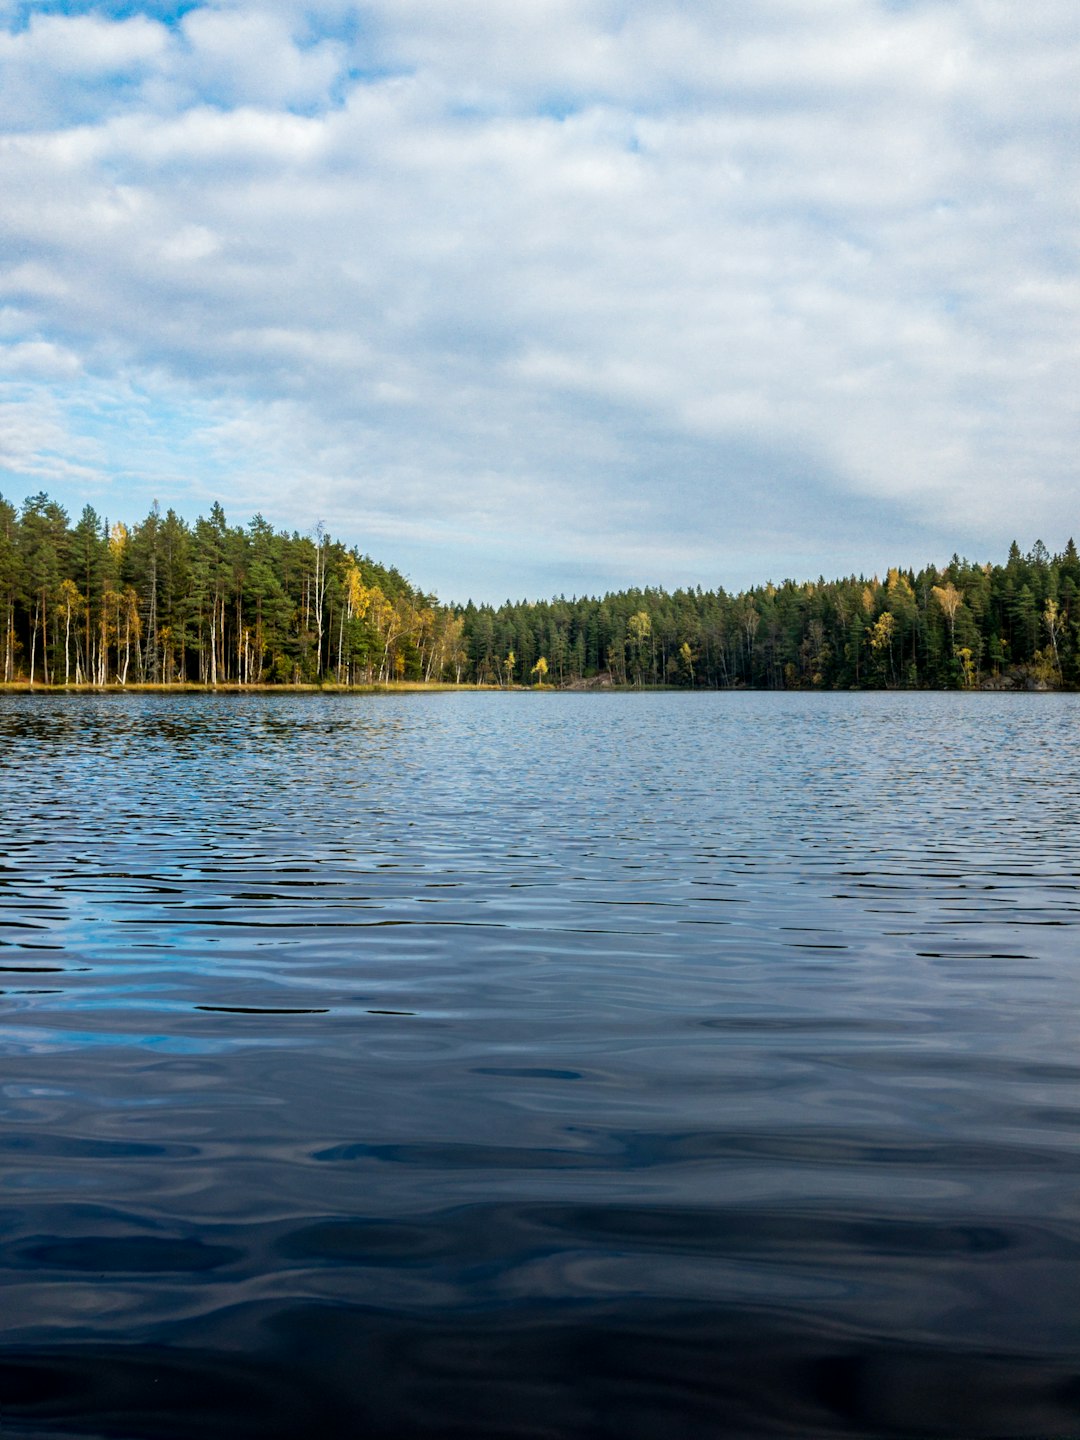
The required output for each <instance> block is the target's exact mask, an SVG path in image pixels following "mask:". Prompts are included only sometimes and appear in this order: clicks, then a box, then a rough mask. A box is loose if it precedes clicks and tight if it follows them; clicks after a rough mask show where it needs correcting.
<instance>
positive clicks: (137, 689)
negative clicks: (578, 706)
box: [0, 680, 551, 695]
mask: <svg viewBox="0 0 1080 1440" xmlns="http://www.w3.org/2000/svg"><path fill="white" fill-rule="evenodd" d="M513 688H514V689H515V690H524V689H529V690H531V689H533V688H534V687H533V686H531V685H530V686H524V685H515V686H514V687H513ZM544 688H545V689H550V688H551V687H550V686H545V687H544ZM501 689H505V686H501V685H454V684H452V683H450V684H448V683H445V682H443V681H435V680H430V681H429V680H389V681H387V682H385V683H384V684H371V685H335V684H333V683H332V682H331V681H329V680H328V681H327V682H326V683H325V684H323V685H237V684H235V683H230V684H228V685H199V684H197V683H195V682H194V681H184V682H183V684H176V685H161V684H148V683H141V684H134V683H132V684H130V685H119V684H116V683H115V682H114V683H110V684H108V685H74V684H68V685H65V684H63V683H62V682H61V683H60V684H59V685H56V684H52V685H43V684H42V683H41V681H40V680H35V681H34V683H33V685H31V684H30V682H29V680H14V681H10V682H8V683H0V695H408V694H425V695H426V694H434V693H435V692H439V691H447V690H449V691H456V690H501Z"/></svg>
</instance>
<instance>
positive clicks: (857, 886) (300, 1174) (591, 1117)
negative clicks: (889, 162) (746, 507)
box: [0, 695, 1080, 1440]
mask: <svg viewBox="0 0 1080 1440" xmlns="http://www.w3.org/2000/svg"><path fill="white" fill-rule="evenodd" d="M1078 718H1080V707H1078V703H1077V701H1076V700H1075V699H1074V698H1073V697H1069V696H981V695H980V696H965V695H861V696H854V695H824V696H810V695H802V696H783V695H655V696H649V695H642V696H610V695H608V696H590V695H564V696H552V695H461V696H449V695H441V696H407V697H369V698H361V697H331V696H326V697H319V696H303V697H297V696H259V697H237V696H228V697H209V696H206V697H203V696H188V695H185V696H178V697H175V698H170V697H167V696H160V695H145V696H108V697H99V698H87V697H19V698H17V699H15V698H6V699H5V698H0V814H2V816H3V817H4V818H3V843H2V846H0V1053H2V1057H3V1065H2V1071H0V1081H2V1083H0V1225H2V1227H3V1237H4V1249H3V1264H4V1267H5V1273H4V1282H5V1302H4V1307H3V1342H4V1343H3V1345H2V1347H0V1404H2V1407H3V1408H2V1412H0V1413H2V1416H3V1433H4V1434H5V1436H6V1435H8V1434H11V1435H23V1434H25V1435H35V1434H36V1435H49V1436H59V1435H70V1436H75V1435H81V1436H117V1437H120V1436H125V1437H127V1436H130V1437H143V1440H146V1437H156V1436H162V1437H176V1440H182V1437H189V1436H191V1435H193V1434H194V1433H196V1431H197V1430H198V1432H199V1433H200V1434H206V1435H208V1436H211V1437H221V1440H226V1437H248V1436H251V1437H256V1436H258V1437H260V1440H263V1437H286V1436H294V1435H296V1436H299V1435H304V1434H320V1433H321V1434H324V1435H332V1434H342V1435H345V1434H357V1435H360V1434H362V1435H365V1436H376V1437H383V1436H385V1437H391V1436H393V1437H406V1440H408V1437H434V1436H440V1437H441V1436H448V1437H449V1436H460V1437H462V1440H464V1437H483V1436H489V1437H502V1436H508V1437H509V1436H513V1437H519V1436H520V1437H523V1440H524V1437H528V1440H563V1437H575V1436H582V1437H611V1440H623V1437H630V1440H653V1437H660V1436H665V1437H666V1436H671V1435H679V1436H694V1437H696V1436H700V1437H710V1440H712V1437H716V1436H724V1435H731V1436H780V1435H785V1436H808V1437H836V1436H844V1437H847V1436H861V1437H869V1436H898V1437H899V1436H904V1437H943V1436H972V1437H1000V1440H1004V1437H1036V1436H1041V1437H1046V1436H1060V1437H1064V1436H1075V1435H1076V1434H1078V1433H1080V1324H1078V1321H1077V1313H1078V1307H1077V1304H1076V1298H1077V1295H1078V1293H1080V1283H1078V1282H1080V1274H1078V1265H1077V1261H1078V1257H1080V1249H1078V1240H1080V1187H1078V1181H1080V1152H1078V1148H1077V1143H1076V1142H1077V1133H1078V1132H1077V1126H1078V1120H1080V1044H1078V1041H1080V1020H1078V1016H1080V980H1078V972H1077V960H1076V951H1077V945H1076V931H1075V927H1076V925H1077V923H1078V919H1080V889H1078V885H1080V879H1078V875H1077V867H1078V861H1080V828H1078V827H1080V822H1078V819H1077V812H1078V804H1080V751H1078V750H1077V747H1076V743H1075V727H1076V724H1077V720H1078Z"/></svg>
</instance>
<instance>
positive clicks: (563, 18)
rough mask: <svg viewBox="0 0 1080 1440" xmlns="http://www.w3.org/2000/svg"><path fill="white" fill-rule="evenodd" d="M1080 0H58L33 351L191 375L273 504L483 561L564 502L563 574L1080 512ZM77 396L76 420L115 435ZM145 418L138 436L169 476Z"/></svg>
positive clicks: (25, 324) (23, 45) (112, 451)
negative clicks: (1078, 17) (437, 1)
mask: <svg viewBox="0 0 1080 1440" xmlns="http://www.w3.org/2000/svg"><path fill="white" fill-rule="evenodd" d="M1070 15H1071V8H1070V7H1069V6H1068V5H1067V4H1066V3H1065V0H1061V3H1053V0H1042V3H1040V4H1039V5H1037V6H1035V7H1034V8H1033V9H1032V8H1025V12H1024V23H1023V25H1020V24H1019V23H1018V21H1017V19H1016V12H1015V11H1014V9H1013V8H1011V7H1009V6H1006V5H1003V4H997V3H991V0H963V3H956V4H944V3H934V0H928V3H923V4H915V5H912V6H910V7H906V8H904V9H902V10H890V9H888V8H886V7H884V6H882V5H879V4H877V3H872V0H843V3H837V4H836V5H832V6H830V7H828V8H827V9H826V10H823V9H822V7H820V5H812V4H809V3H803V0H765V3H761V4H758V5H755V6H753V7H733V8H732V13H728V8H727V7H717V6H715V5H709V6H706V5H704V4H694V3H683V4H678V5H676V4H674V3H671V4H666V3H660V0H657V3H644V0H643V3H637V4H630V3H616V0H585V3H580V0H579V3H575V4H571V3H569V0H565V3H564V0H548V3H537V4H534V5H528V6H523V5H521V4H518V3H515V4H510V3H509V0H505V3H504V0H498V3H496V0H473V3H470V4H462V5H455V6H444V5H434V4H425V3H421V0H393V3H390V0H385V3H384V0H379V3H377V4H372V5H368V6H364V7H362V9H360V10H359V11H357V12H350V11H348V10H347V9H346V8H342V9H337V10H335V9H334V8H333V7H331V6H322V7H321V8H320V9H319V10H318V11H317V12H316V14H315V19H314V20H313V19H312V14H311V12H306V11H304V12H302V11H301V10H300V9H299V8H293V7H291V6H290V5H288V4H280V5H271V4H266V5H261V4H236V5H216V6H207V7H203V8H201V9H197V10H194V11H192V12H190V13H189V14H188V15H187V16H185V18H184V20H183V21H182V23H181V24H180V25H179V26H178V27H168V26H165V25H163V24H160V23H158V22H155V21H153V20H151V19H147V18H145V17H136V18H134V19H131V20H121V21H109V20H107V19H104V18H101V17H96V18H95V17H63V16H49V17H37V19H36V20H35V21H34V22H33V23H32V24H31V25H30V26H28V27H27V28H26V29H25V30H23V31H22V32H19V33H12V34H11V35H9V36H7V37H3V38H2V40H0V82H3V83H0V90H2V89H3V84H7V85H8V86H9V88H8V89H7V91H6V92H5V93H9V94H10V93H15V94H20V95H22V97H23V99H24V100H25V102H26V103H25V106H24V109H23V110H22V112H21V113H20V115H19V117H18V118H13V119H12V120H11V123H10V129H11V133H10V134H9V136H8V137H7V138H6V139H5V138H0V188H2V190H3V193H4V195H5V205H4V207H3V210H2V211H0V304H4V303H6V304H7V305H8V307H9V311H8V312H7V313H9V314H10V315H13V316H17V317H18V318H17V324H15V322H14V321H13V322H12V326H13V327H14V328H11V329H10V333H9V332H8V329H3V330H0V335H2V336H3V338H4V341H5V344H6V346H7V348H6V350H4V351H2V352H0V356H5V357H6V358H5V359H0V366H3V367H14V368H10V373H11V374H18V375H19V376H20V378H21V379H22V380H23V381H26V382H28V381H29V380H30V379H31V378H32V377H31V371H32V370H33V367H34V365H37V367H38V368H37V370H36V371H35V372H34V375H35V376H36V381H37V383H38V384H39V385H40V386H42V387H44V388H43V389H42V392H41V393H42V395H46V394H47V393H48V386H49V385H50V384H53V383H55V384H57V385H59V384H60V383H61V382H62V381H65V380H68V381H70V380H72V379H73V377H76V376H77V375H78V374H80V373H81V372H85V373H86V374H87V375H90V376H92V377H94V384H95V385H101V386H105V387H108V386H109V385H110V383H112V384H115V386H116V387H117V389H118V393H119V392H121V391H125V387H130V385H131V384H132V383H133V378H134V377H138V376H140V375H148V374H153V375H154V376H155V380H154V385H153V387H152V391H153V394H154V396H155V401H154V403H155V404H157V405H161V406H164V407H165V408H166V409H168V407H169V401H168V397H169V395H170V387H172V393H174V395H175V396H177V397H179V396H181V395H182V396H185V397H188V396H190V395H192V394H194V395H199V394H202V395H203V396H204V397H205V399H206V402H207V405H206V406H200V405H194V406H193V407H191V406H189V405H188V401H187V399H185V400H184V401H183V402H182V403H181V401H180V400H179V399H177V400H176V407H175V408H176V414H178V415H186V416H188V418H189V421H190V423H191V424H192V425H193V426H194V427H195V429H194V430H193V431H192V436H191V441H190V444H191V447H192V453H193V454H197V455H198V456H199V457H200V458H201V463H203V464H205V465H206V466H207V469H206V474H205V476H204V480H203V482H202V484H201V486H200V487H199V491H198V492H196V491H195V490H194V489H189V490H187V491H184V486H185V484H188V485H191V486H194V484H195V482H194V481H191V482H185V481H184V480H183V479H177V478H176V476H175V475H173V472H172V471H171V470H170V468H169V467H170V462H169V460H168V455H167V453H166V452H167V448H168V447H161V448H160V450H159V451H156V452H154V453H155V454H156V455H157V459H155V460H154V464H155V465H160V473H159V476H158V479H157V480H154V479H153V477H148V480H147V484H148V485H149V484H159V483H160V484H164V483H166V482H167V483H169V484H170V485H174V486H179V487H180V492H182V493H177V494H175V495H170V494H161V493H160V492H159V491H155V493H157V494H158V498H160V499H161V500H162V503H163V504H168V503H175V504H177V505H178V506H179V508H183V505H184V499H185V494H187V495H188V496H191V495H194V494H195V493H202V491H203V490H205V489H206V488H207V487H208V486H209V487H210V488H211V489H212V485H213V484H214V483H217V480H218V477H219V476H220V475H221V474H225V473H232V474H233V475H234V476H235V483H234V484H232V485H231V486H230V492H229V493H230V495H234V496H236V497H237V501H238V503H239V501H240V499H241V498H243V499H245V500H247V501H248V502H249V503H250V505H251V508H260V509H262V510H263V511H264V512H265V513H267V514H268V515H271V516H273V517H275V518H278V519H279V520H281V521H283V522H286V523H291V524H301V525H303V524H305V523H307V521H308V520H309V518H310V516H311V514H312V513H313V507H315V506H318V510H319V513H320V514H321V515H322V517H323V518H325V519H327V520H328V521H335V523H337V524H339V525H340V526H341V527H342V528H343V529H344V530H345V531H346V532H347V533H349V534H352V535H355V536H356V537H357V538H360V539H364V538H365V537H366V536H368V535H370V536H376V537H378V538H379V542H380V549H381V550H382V551H383V552H384V553H385V554H386V555H387V557H388V558H390V559H394V558H395V557H396V547H397V546H398V545H400V546H401V547H402V550H403V551H404V552H405V553H407V554H413V555H414V556H415V557H416V559H417V561H418V562H421V561H422V562H423V563H424V564H425V565H426V564H428V563H430V564H431V565H432V570H431V571H430V572H428V573H421V570H420V568H419V563H418V565H417V578H418V579H420V580H422V581H424V582H425V583H435V582H436V581H437V583H439V584H440V585H442V586H444V587H445V588H447V589H450V590H452V591H453V592H454V593H457V594H461V593H464V591H466V590H472V591H473V592H474V593H479V592H484V591H485V590H486V589H487V587H486V585H485V583H484V582H483V580H482V579H476V578H475V567H476V566H477V564H478V563H479V557H483V556H485V555H486V556H488V557H491V558H490V559H489V560H488V561H487V562H485V563H488V564H489V565H490V567H491V573H492V575H494V573H495V569H496V567H497V565H499V564H504V563H505V557H506V556H507V555H508V554H510V553H512V552H513V553H518V552H519V551H520V553H521V554H522V555H524V554H525V552H526V551H528V552H529V553H532V554H535V553H536V550H537V536H542V537H543V542H542V549H543V550H544V551H545V552H547V553H548V554H550V556H551V568H550V570H549V571H542V570H540V569H538V570H537V571H535V572H530V573H533V574H535V575H536V577H537V583H541V584H543V580H542V576H543V575H544V574H548V575H549V578H550V585H545V586H544V588H552V587H553V586H556V585H558V584H559V583H560V577H563V578H565V576H566V575H567V574H575V575H576V574H578V573H579V571H578V569H577V568H576V567H578V566H579V565H580V564H582V563H584V561H585V560H587V559H588V557H589V556H590V555H591V556H592V557H593V559H594V561H595V562H596V563H597V565H598V568H599V569H601V570H603V569H604V566H605V563H606V562H604V560H603V559H602V556H603V554H604V552H605V550H607V551H610V552H611V553H612V555H617V556H618V561H617V562H616V561H612V562H611V566H612V568H611V569H610V570H609V571H606V572H605V573H608V574H611V575H615V572H616V570H617V569H618V565H621V566H622V569H621V571H619V576H618V577H616V578H619V577H621V578H622V579H624V580H630V579H632V578H637V579H640V580H672V579H675V578H677V579H679V580H681V581H691V580H695V579H698V578H702V579H708V578H710V576H708V575H702V574H701V573H697V574H695V573H694V571H693V568H692V567H694V566H699V567H700V566H701V565H703V564H704V563H705V561H706V560H707V558H708V556H709V555H713V556H714V558H715V565H718V564H720V563H721V561H722V560H723V558H724V556H725V554H726V555H727V556H728V561H729V563H731V564H733V565H735V564H738V565H740V566H746V565H749V564H750V563H751V562H753V563H755V564H756V563H759V561H760V563H762V564H766V565H768V566H769V567H770V568H775V567H774V566H773V562H772V561H770V560H769V558H768V557H769V555H770V553H774V554H775V555H776V556H777V557H779V558H778V559H777V561H776V565H777V566H778V567H779V568H784V567H785V566H786V567H790V568H795V569H799V570H800V571H806V572H811V571H813V572H816V571H819V570H825V571H832V570H835V569H842V568H844V567H845V566H847V565H850V564H866V565H868V566H873V565H880V564H882V563H884V561H885V560H887V559H889V558H896V556H895V552H894V551H893V550H892V549H891V547H892V546H894V545H895V544H896V543H899V542H901V541H905V540H906V541H907V542H908V543H920V544H922V543H930V542H932V543H934V544H936V545H937V546H938V548H939V550H941V551H942V553H944V554H948V553H949V552H950V551H951V550H952V549H953V548H954V546H959V547H960V548H965V547H967V548H970V547H973V546H977V547H980V548H985V547H988V546H996V547H1000V546H1001V545H1002V544H1003V543H1005V541H1007V539H1008V538H1009V537H1010V536H1011V534H1012V533H1013V532H1014V531H1016V530H1023V529H1024V527H1031V526H1034V527H1035V528H1036V529H1039V530H1043V531H1045V532H1046V535H1047V538H1048V539H1050V540H1051V541H1053V540H1054V539H1055V538H1057V539H1063V538H1064V534H1065V532H1066V531H1067V529H1068V528H1070V526H1071V524H1072V523H1074V522H1073V521H1072V520H1071V519H1070V510H1071V508H1072V507H1073V506H1074V505H1075V500H1076V485H1075V478H1074V476H1075V470H1074V456H1075V453H1076V442H1077V433H1076V430H1077V424H1076V407H1075V402H1074V399H1073V392H1074V390H1075V377H1076V374H1077V360H1078V355H1077V348H1078V341H1077V337H1078V335H1080V329H1078V326H1077V322H1078V320H1080V314H1078V310H1080V294H1078V290H1077V283H1076V271H1075V259H1074V248H1073V247H1074V241H1075V233H1076V225H1077V218H1078V217H1077V206H1078V203H1080V200H1078V192H1077V188H1076V185H1075V179H1074V178H1073V179H1072V180H1070V178H1069V177H1070V176H1073V177H1074V172H1075V158H1074V155H1073V148H1074V137H1075V127H1076V121H1077V118H1078V111H1080V103H1078V98H1077V94H1076V91H1075V85H1074V84H1073V83H1072V74H1074V73H1075V71H1074V68H1073V67H1074V66H1075V62H1076V59H1077V48H1078V47H1077V40H1076V35H1075V33H1074V32H1075V26H1074V25H1071V24H1070V23H1069V16H1070ZM46 20H47V21H48V24H45V21H46ZM81 46H85V48H84V49H83V50H80V47H81ZM80 55H81V57H82V58H81V59H78V57H79V56H80ZM64 65H67V66H68V70H67V72H64V71H63V66H64ZM79 65H81V66H82V68H81V69H79V68H78V66H79ZM121 72H122V73H121ZM62 73H66V74H67V75H68V76H69V78H70V77H74V78H73V79H72V83H71V85H70V86H69V87H68V90H69V91H70V92H71V93H68V94H65V87H64V86H62V85H60V84H58V83H57V77H58V76H60V75H61V74H62ZM110 76H111V77H112V78H111V79H109V77H110ZM102 77H105V79H104V80H103V79H102ZM106 82H107V83H106ZM2 103H3V102H0V106H2ZM298 112H302V113H298ZM11 113H12V112H11V111H10V110H7V111H3V110H0V114H8V115H11ZM50 366H51V367H52V368H51V369H50ZM5 373H9V370H8V369H5ZM110 377H112V379H110ZM27 393H29V392H27ZM73 403H74V402H70V404H69V402H68V401H59V402H58V404H59V406H60V411H61V412H63V413H64V414H66V416H67V418H66V419H65V420H64V422H63V427H66V428H63V427H62V429H63V434H66V435H67V440H66V441H64V440H62V439H61V438H59V437H58V435H57V434H56V433H54V432H53V431H50V432H49V433H50V436H51V439H50V442H49V447H48V448H49V449H50V450H51V451H52V452H53V453H54V454H59V453H62V452H63V450H64V446H65V444H66V445H68V446H69V447H70V453H71V454H72V455H75V454H76V453H77V452H78V450H79V444H80V439H79V437H80V434H81V433H83V431H81V430H80V426H82V427H83V430H85V424H86V422H85V418H84V419H80V418H79V414H78V406H74V408H71V404H73ZM65 405H68V406H69V408H68V409H67V410H66V411H65V410H64V406H65ZM58 413H59V412H58ZM125 416H126V417H127V418H126V419H124V418H123V417H125ZM130 417H131V411H130V409H129V408H127V407H126V402H125V404H124V405H118V407H117V419H116V421H115V424H114V430H113V436H112V439H111V440H110V442H109V444H108V445H106V446H105V451H106V452H107V456H106V459H105V460H104V461H103V471H102V474H103V475H107V474H109V473H113V474H117V475H119V474H121V473H123V474H124V475H125V477H126V478H125V481H124V483H125V484H129V483H130V475H131V472H132V471H134V470H135V469H136V467H137V464H138V457H139V455H140V453H142V452H140V450H139V448H138V446H136V444H135V442H134V441H133V440H132V439H131V438H130V436H129V437H128V439H127V440H125V434H126V433H127V432H125V430H124V428H123V427H124V426H125V425H126V426H128V427H129V429H130V426H131V423H132V422H131V418H130ZM57 423H59V422H57ZM108 423H109V422H108V419H107V417H106V419H103V420H95V427H96V428H95V431H94V433H95V434H97V433H98V431H99V430H100V429H101V427H105V428H107V427H108ZM170 423H172V422H170ZM136 428H137V427H136ZM25 433H26V435H32V434H34V433H39V432H38V431H35V430H34V429H33V427H31V429H30V430H28V431H26V432H25ZM40 433H42V434H43V433H44V432H43V431H42V432H40ZM29 443H30V442H29V441H25V442H23V443H22V448H21V449H19V450H18V454H19V455H22V456H24V457H27V458H26V460H25V463H26V466H27V473H30V471H31V470H32V468H33V464H34V463H35V462H34V460H33V453H34V452H33V451H32V447H31V448H29V449H28V448H27V446H28V445H29ZM45 448H46V447H45V445H44V442H43V444H42V453H44V450H45ZM84 461H85V457H84V458H83V459H81V460H79V461H78V462H77V464H78V465H84ZM19 463H23V462H22V461H20V462H19ZM50 463H51V462H50ZM35 473H36V472H35ZM79 473H80V474H82V473H83V472H82V471H79ZM170 476H172V478H170ZM102 483H105V482H104V480H103V481H102ZM1018 494H1023V495H1024V501H1023V505H1022V507H1018V504H1017V496H1018ZM200 503H201V501H200ZM905 527H906V528H905ZM440 534H442V535H443V536H444V541H445V543H443V544H442V545H441V546H440V545H438V544H437V543H436V537H437V536H438V535H440ZM845 535H848V536H849V540H850V543H849V540H846V539H844V536H845ZM579 536H587V537H588V539H587V541H585V542H582V541H580V540H579V538H578V537H579ZM469 537H471V539H470V538H469ZM770 537H771V538H772V541H773V542H774V548H773V551H772V552H770V548H769V547H770ZM1022 538H1023V537H1022ZM858 544H862V545H864V546H866V547H868V550H867V553H866V554H865V555H863V556H860V555H859V554H856V553H855V550H856V547H857V545H858ZM845 546H847V547H848V548H847V549H845ZM725 547H726V548H725ZM875 547H876V548H875ZM680 556H681V557H682V560H681V562H680V559H679V557H680ZM455 557H460V558H455ZM500 557H501V558H500ZM901 558H903V557H901ZM912 558H915V559H919V558H922V556H921V555H916V556H915V557H912ZM649 563H655V564H656V565H659V566H661V567H662V573H660V574H657V573H655V572H649V571H648V570H647V569H646V570H641V569H640V568H638V569H636V570H635V567H636V566H641V565H646V566H647V565H648V564H649ZM715 565H714V567H713V572H712V578H715ZM560 567H561V568H560ZM510 570H511V573H514V567H513V565H511V567H510ZM516 573H520V571H518V572H516ZM429 574H430V575H431V577H432V578H431V579H430V580H429V578H428V576H429ZM744 578H753V575H746V574H745V573H744ZM492 583H494V581H492Z"/></svg>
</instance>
